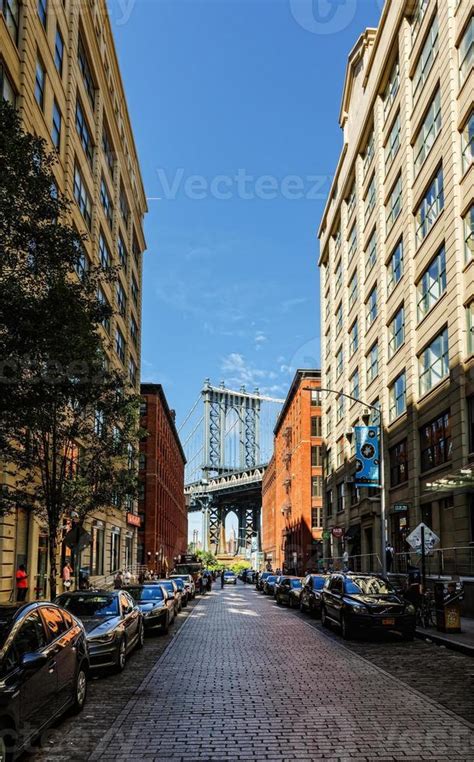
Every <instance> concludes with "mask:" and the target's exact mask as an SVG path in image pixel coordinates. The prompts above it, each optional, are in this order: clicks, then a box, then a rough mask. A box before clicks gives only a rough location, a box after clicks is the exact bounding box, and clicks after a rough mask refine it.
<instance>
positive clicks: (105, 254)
mask: <svg viewBox="0 0 474 762" xmlns="http://www.w3.org/2000/svg"><path fill="white" fill-rule="evenodd" d="M99 259H100V264H101V266H102V267H103V269H104V270H108V269H109V267H110V266H111V263H112V257H111V256H110V249H109V247H108V246H107V243H106V241H105V238H104V235H103V233H101V234H100V236H99Z"/></svg>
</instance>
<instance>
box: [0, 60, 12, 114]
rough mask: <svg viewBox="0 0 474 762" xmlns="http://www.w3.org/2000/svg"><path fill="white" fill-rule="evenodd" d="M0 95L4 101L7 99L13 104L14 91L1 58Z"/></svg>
mask: <svg viewBox="0 0 474 762" xmlns="http://www.w3.org/2000/svg"><path fill="white" fill-rule="evenodd" d="M0 97H1V98H3V100H4V101H8V103H11V105H12V106H14V105H15V101H16V96H15V91H14V89H13V85H12V82H11V79H10V77H9V76H8V74H7V72H6V71H5V67H4V66H3V64H2V61H1V60H0Z"/></svg>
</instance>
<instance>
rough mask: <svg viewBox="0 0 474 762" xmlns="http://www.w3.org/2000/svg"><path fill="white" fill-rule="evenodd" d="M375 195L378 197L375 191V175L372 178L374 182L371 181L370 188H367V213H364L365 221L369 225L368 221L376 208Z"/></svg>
mask: <svg viewBox="0 0 474 762" xmlns="http://www.w3.org/2000/svg"><path fill="white" fill-rule="evenodd" d="M375 195H376V189H375V173H374V175H373V177H372V180H371V181H370V184H369V187H368V188H367V195H366V197H365V212H364V221H365V224H367V221H368V219H369V217H370V215H371V214H372V210H373V208H374V206H375Z"/></svg>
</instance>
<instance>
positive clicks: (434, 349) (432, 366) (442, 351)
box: [418, 328, 449, 395]
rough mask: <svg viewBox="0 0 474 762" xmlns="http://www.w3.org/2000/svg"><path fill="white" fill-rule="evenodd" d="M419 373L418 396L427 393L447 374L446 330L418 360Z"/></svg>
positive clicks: (447, 349)
mask: <svg viewBox="0 0 474 762" xmlns="http://www.w3.org/2000/svg"><path fill="white" fill-rule="evenodd" d="M418 367H419V373H420V395H423V394H426V392H429V390H430V389H432V388H433V386H436V384H437V383H438V382H439V381H441V380H442V379H443V378H446V376H447V375H448V373H449V347H448V329H447V328H445V329H444V331H442V332H441V333H440V334H438V336H436V338H435V339H434V340H433V341H432V342H431V344H430V345H429V346H428V347H427V348H426V349H425V350H424V352H422V353H421V355H420V356H419V358H418Z"/></svg>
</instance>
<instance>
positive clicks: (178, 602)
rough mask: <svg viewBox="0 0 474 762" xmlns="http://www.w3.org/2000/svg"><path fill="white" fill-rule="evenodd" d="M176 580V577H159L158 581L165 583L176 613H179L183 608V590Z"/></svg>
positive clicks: (161, 583)
mask: <svg viewBox="0 0 474 762" xmlns="http://www.w3.org/2000/svg"><path fill="white" fill-rule="evenodd" d="M176 582H177V580H175V579H158V580H157V583H158V584H159V585H163V587H164V588H165V590H166V592H167V593H168V596H169V597H170V598H171V600H172V601H173V606H174V613H175V614H179V612H180V611H181V609H182V608H183V600H182V593H181V590H180V589H179V588H178V585H177V584H176Z"/></svg>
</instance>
